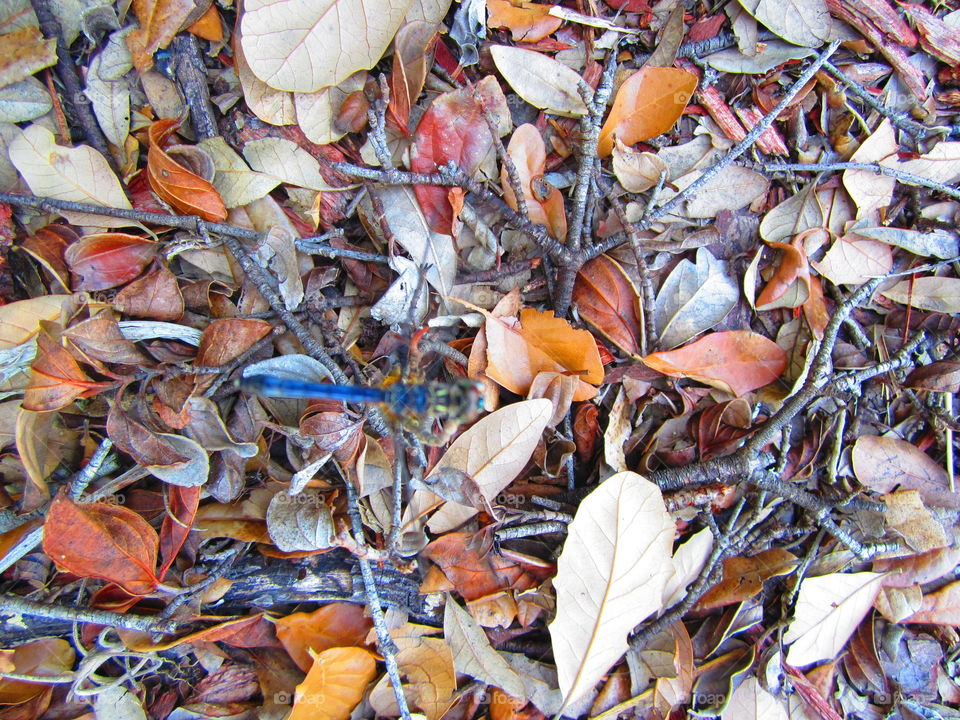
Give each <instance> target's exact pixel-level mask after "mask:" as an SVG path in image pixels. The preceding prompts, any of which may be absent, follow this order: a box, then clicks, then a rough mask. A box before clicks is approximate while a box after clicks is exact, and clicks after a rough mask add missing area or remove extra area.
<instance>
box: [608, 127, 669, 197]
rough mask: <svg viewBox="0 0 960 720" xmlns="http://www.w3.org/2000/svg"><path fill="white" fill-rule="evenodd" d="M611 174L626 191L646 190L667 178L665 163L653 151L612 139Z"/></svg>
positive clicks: (637, 191)
mask: <svg viewBox="0 0 960 720" xmlns="http://www.w3.org/2000/svg"><path fill="white" fill-rule="evenodd" d="M613 174H614V175H616V176H617V180H619V181H620V184H621V185H623V189H624V190H626V191H627V192H632V193H642V192H646V191H647V190H649V189H650V188H652V187H653V186H654V185H656V184H657V183H658V182H659V181H660V176H661V174H662V175H663V177H664V178H666V179H667V180H669V179H670V178H669V177H668V172H667V164H666V163H665V162H664V161H663V160H661V159H660V158H659V157H657V156H656V155H654V154H653V153H648V152H639V151H637V150H634V149H633V148H632V147H629V146H627V145H624V144H623V142H622V141H621V140H620V138H618V137H615V138H614V139H613Z"/></svg>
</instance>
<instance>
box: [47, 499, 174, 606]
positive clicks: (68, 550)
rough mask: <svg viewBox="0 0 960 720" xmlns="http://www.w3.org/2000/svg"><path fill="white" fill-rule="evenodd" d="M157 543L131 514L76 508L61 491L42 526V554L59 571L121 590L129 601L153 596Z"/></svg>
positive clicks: (102, 507)
mask: <svg viewBox="0 0 960 720" xmlns="http://www.w3.org/2000/svg"><path fill="white" fill-rule="evenodd" d="M158 547H159V539H158V538H157V533H156V532H155V531H154V529H153V528H152V527H150V524H149V523H148V522H147V521H146V520H144V519H143V518H142V517H140V516H139V515H138V514H137V513H135V512H133V511H132V510H128V509H127V508H125V507H122V506H119V505H109V504H107V503H75V502H73V501H72V500H70V499H69V498H67V496H66V494H65V492H64V491H61V493H60V495H58V496H57V497H56V498H55V499H54V501H53V503H52V504H51V505H50V510H49V512H48V514H47V519H46V521H45V522H44V525H43V551H44V552H45V553H46V554H47V555H48V556H49V557H50V559H51V560H53V562H54V563H56V565H57V567H59V568H61V569H62V570H65V571H67V572H71V573H73V574H74V575H79V576H81V577H95V578H100V579H102V580H107V581H109V582H114V583H117V584H118V585H120V586H121V587H122V588H123V589H124V590H126V591H127V592H129V593H130V594H131V595H146V594H147V593H150V592H153V591H154V590H155V589H156V587H157V583H158V582H159V581H158V580H157V577H156V575H155V574H154V568H155V567H156V565H157V549H158Z"/></svg>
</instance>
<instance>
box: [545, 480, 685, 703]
mask: <svg viewBox="0 0 960 720" xmlns="http://www.w3.org/2000/svg"><path fill="white" fill-rule="evenodd" d="M568 532H569V534H568V536H567V541H566V543H565V544H564V546H563V553H562V554H561V555H560V559H559V560H558V562H557V576H556V578H554V581H553V585H554V588H555V589H556V593H557V616H556V619H555V620H554V621H553V622H552V623H551V624H550V638H551V642H552V644H553V655H554V657H555V658H556V662H557V675H558V679H559V683H560V690H561V692H563V694H564V698H565V703H566V704H569V703H571V702H574V701H576V700H577V698H579V697H580V696H582V695H583V694H584V693H585V692H587V691H588V690H589V689H590V688H592V687H593V686H594V685H595V684H596V683H597V682H598V681H599V680H600V678H601V677H602V676H603V674H604V673H606V672H607V670H609V669H610V667H611V666H612V665H613V664H614V663H615V662H616V661H617V660H618V659H619V658H620V656H621V655H623V653H624V652H625V651H626V649H627V635H628V634H629V633H630V631H631V630H632V629H633V628H634V627H635V626H636V625H637V624H638V623H640V622H642V621H643V620H644V619H646V618H647V617H649V616H650V615H651V614H653V613H654V612H656V611H657V610H659V609H661V607H662V602H663V599H662V593H663V589H664V586H665V584H666V582H667V579H668V578H669V576H670V574H671V572H672V570H673V565H672V562H671V558H670V555H671V550H672V548H673V534H674V523H673V520H672V519H671V518H670V515H669V514H668V513H667V510H666V507H665V506H664V503H663V496H662V495H661V494H660V489H659V488H658V487H657V486H656V485H654V484H653V483H651V482H650V481H649V480H647V479H646V478H644V477H642V476H640V475H637V474H636V473H633V472H621V473H617V474H616V475H614V476H612V477H610V478H608V479H607V480H606V481H605V482H604V483H603V484H601V485H600V487H599V488H597V489H596V490H594V491H593V492H592V493H591V494H590V495H589V496H587V498H586V499H585V500H584V501H583V502H582V503H581V504H580V507H579V509H578V510H577V515H576V517H575V518H574V520H573V522H572V523H570V526H569V531H568Z"/></svg>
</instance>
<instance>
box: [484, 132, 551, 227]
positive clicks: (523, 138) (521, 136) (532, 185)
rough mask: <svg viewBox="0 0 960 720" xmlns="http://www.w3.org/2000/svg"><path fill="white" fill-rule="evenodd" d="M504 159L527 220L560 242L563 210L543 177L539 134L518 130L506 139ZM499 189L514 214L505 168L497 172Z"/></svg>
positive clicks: (514, 202) (544, 156) (543, 148)
mask: <svg viewBox="0 0 960 720" xmlns="http://www.w3.org/2000/svg"><path fill="white" fill-rule="evenodd" d="M507 155H509V156H510V159H511V160H512V161H513V165H514V167H515V168H516V170H517V178H518V180H519V184H520V188H521V189H522V190H523V199H524V201H525V202H526V206H527V214H528V216H529V218H530V220H531V221H533V222H535V223H537V224H538V225H545V226H546V227H547V230H549V232H550V234H551V235H552V236H553V237H555V238H557V240H561V241H562V240H564V239H565V238H566V236H567V216H566V213H565V212H564V207H563V194H562V193H561V192H560V191H559V190H557V188H555V187H553V186H552V185H551V184H550V183H549V182H548V181H547V180H546V178H545V177H544V173H545V172H546V162H547V149H546V146H545V145H544V144H543V137H541V135H540V131H539V130H537V128H536V127H535V126H533V125H530V124H529V123H527V124H524V125H521V126H520V127H518V128H517V129H516V130H514V131H513V135H512V136H511V137H510V144H509V145H508V146H507ZM500 187H502V188H503V199H504V202H506V203H507V205H509V206H510V207H511V208H513V209H514V210H516V209H517V207H518V206H517V198H516V196H515V195H514V194H513V186H512V185H511V183H510V176H509V173H507V168H506V167H503V168H501V169H500Z"/></svg>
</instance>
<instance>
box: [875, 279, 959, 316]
mask: <svg viewBox="0 0 960 720" xmlns="http://www.w3.org/2000/svg"><path fill="white" fill-rule="evenodd" d="M880 294H881V295H883V296H884V297H886V298H890V299H891V300H893V301H894V302H898V303H903V304H904V305H911V306H913V307H915V308H920V309H921V310H933V311H934V312H942V313H957V312H960V279H957V278H950V277H921V278H916V279H915V280H913V281H910V280H901V281H900V282H898V283H897V284H896V285H894V286H893V287H892V288H890V289H889V290H884V291H883V292H882V293H880Z"/></svg>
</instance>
